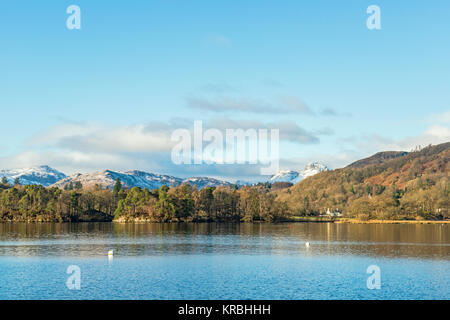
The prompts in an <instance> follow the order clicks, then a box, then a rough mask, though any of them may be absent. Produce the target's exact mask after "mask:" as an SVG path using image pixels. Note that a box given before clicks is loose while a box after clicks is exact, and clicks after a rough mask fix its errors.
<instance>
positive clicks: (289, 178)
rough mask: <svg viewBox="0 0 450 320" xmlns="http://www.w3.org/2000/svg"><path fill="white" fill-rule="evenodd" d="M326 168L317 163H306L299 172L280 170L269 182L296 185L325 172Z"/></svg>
mask: <svg viewBox="0 0 450 320" xmlns="http://www.w3.org/2000/svg"><path fill="white" fill-rule="evenodd" d="M327 170H328V168H327V167H326V166H324V165H323V164H320V163H318V162H311V163H308V164H307V165H306V167H305V169H303V170H301V171H293V170H282V171H279V172H277V173H276V174H275V175H273V176H272V177H270V179H269V182H271V183H273V182H291V183H293V184H296V183H298V182H300V181H302V180H303V179H305V178H306V177H309V176H313V175H315V174H317V173H319V172H322V171H327Z"/></svg>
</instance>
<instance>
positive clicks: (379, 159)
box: [347, 151, 408, 168]
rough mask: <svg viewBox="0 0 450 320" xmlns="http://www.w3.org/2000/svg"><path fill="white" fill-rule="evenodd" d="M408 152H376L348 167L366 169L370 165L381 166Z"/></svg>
mask: <svg viewBox="0 0 450 320" xmlns="http://www.w3.org/2000/svg"><path fill="white" fill-rule="evenodd" d="M407 154H408V152H405V151H384V152H377V153H375V154H374V155H373V156H371V157H368V158H365V159H361V160H358V161H355V162H353V163H352V164H350V165H348V166H347V167H349V168H362V167H366V166H369V165H372V164H381V163H383V162H386V161H388V160H391V159H395V158H398V157H403V156H405V155H407Z"/></svg>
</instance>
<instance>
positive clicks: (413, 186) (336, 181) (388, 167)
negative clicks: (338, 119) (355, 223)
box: [276, 142, 450, 219]
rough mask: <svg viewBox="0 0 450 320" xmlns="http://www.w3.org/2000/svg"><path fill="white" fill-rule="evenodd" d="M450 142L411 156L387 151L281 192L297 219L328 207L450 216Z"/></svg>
mask: <svg viewBox="0 0 450 320" xmlns="http://www.w3.org/2000/svg"><path fill="white" fill-rule="evenodd" d="M449 162H450V142H448V143H444V144H440V145H436V146H429V147H426V148H424V149H422V150H420V151H415V152H410V153H403V154H402V153H398V152H383V153H377V154H376V155H374V156H372V157H370V158H367V159H364V160H362V161H358V162H356V163H354V164H352V165H350V166H348V167H345V168H342V169H337V170H333V171H324V172H321V173H318V174H316V175H314V176H312V177H309V178H307V179H305V180H303V181H301V182H300V183H298V184H296V185H294V186H292V187H291V188H289V189H284V190H280V191H276V194H277V195H278V199H279V200H281V201H285V202H286V203H287V204H288V207H289V208H290V210H291V211H292V212H293V213H294V214H296V215H319V214H323V213H324V212H326V210H327V208H330V209H332V210H336V209H337V210H338V211H341V212H342V213H343V215H344V216H349V217H357V218H360V219H371V218H378V219H394V218H403V219H404V218H407V219H410V218H411V219H422V218H424V219H439V218H445V217H449V207H450V200H449V199H450V197H449V196H450V182H449V181H450V179H449V176H450V164H449Z"/></svg>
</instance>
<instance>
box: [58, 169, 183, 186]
mask: <svg viewBox="0 0 450 320" xmlns="http://www.w3.org/2000/svg"><path fill="white" fill-rule="evenodd" d="M117 178H119V179H120V181H121V182H122V185H123V186H124V187H128V188H132V187H142V188H147V189H150V190H151V189H157V188H159V187H161V186H162V185H166V186H169V187H175V186H177V185H179V184H181V182H182V181H183V180H182V179H180V178H176V177H172V176H166V175H161V174H153V173H147V172H143V171H137V170H133V171H126V172H118V171H111V170H103V171H97V172H93V173H76V174H74V175H71V176H69V177H66V178H65V179H62V180H60V181H58V182H56V183H55V184H53V185H52V187H58V188H63V187H64V186H65V185H66V184H69V183H70V182H72V183H75V182H81V184H82V185H83V187H92V186H95V185H99V186H101V187H103V188H109V189H112V188H113V187H114V184H115V183H116V180H117Z"/></svg>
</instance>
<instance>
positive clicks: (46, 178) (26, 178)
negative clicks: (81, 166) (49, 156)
mask: <svg viewBox="0 0 450 320" xmlns="http://www.w3.org/2000/svg"><path fill="white" fill-rule="evenodd" d="M0 177H6V179H7V180H8V182H9V183H11V184H12V183H14V180H15V179H16V178H19V181H20V183H21V184H24V185H26V184H40V185H43V186H45V187H47V186H49V185H51V184H53V183H55V182H57V181H59V180H61V179H64V178H65V177H66V175H65V174H64V173H62V172H60V171H58V170H56V169H53V168H51V167H49V166H47V165H42V166H35V167H30V168H23V169H10V170H0Z"/></svg>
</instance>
